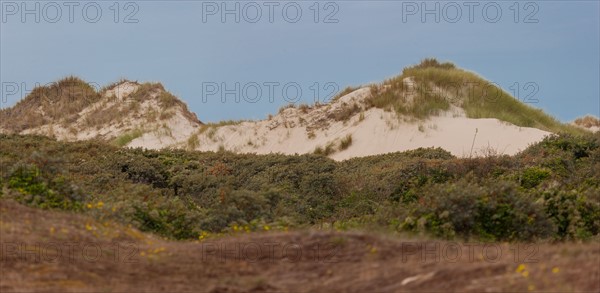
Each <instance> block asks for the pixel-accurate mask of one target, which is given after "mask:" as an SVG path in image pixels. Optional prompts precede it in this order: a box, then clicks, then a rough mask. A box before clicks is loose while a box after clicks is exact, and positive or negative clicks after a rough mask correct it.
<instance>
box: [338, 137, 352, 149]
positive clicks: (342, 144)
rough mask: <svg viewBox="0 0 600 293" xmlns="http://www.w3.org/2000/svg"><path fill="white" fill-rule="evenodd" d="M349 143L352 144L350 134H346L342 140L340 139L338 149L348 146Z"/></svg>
mask: <svg viewBox="0 0 600 293" xmlns="http://www.w3.org/2000/svg"><path fill="white" fill-rule="evenodd" d="M351 145H352V134H348V135H346V136H345V137H344V138H342V140H341V141H340V151H343V150H345V149H347V148H349V147H350V146H351Z"/></svg>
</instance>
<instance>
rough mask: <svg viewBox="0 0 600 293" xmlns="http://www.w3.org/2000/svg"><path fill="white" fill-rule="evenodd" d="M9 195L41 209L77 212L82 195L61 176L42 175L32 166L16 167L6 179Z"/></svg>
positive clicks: (80, 204)
mask: <svg viewBox="0 0 600 293" xmlns="http://www.w3.org/2000/svg"><path fill="white" fill-rule="evenodd" d="M8 188H9V190H11V191H13V192H12V193H10V194H9V197H12V198H13V199H15V200H16V201H18V202H21V203H24V204H27V205H31V206H35V207H39V208H43V209H63V210H79V209H81V207H82V201H83V197H84V196H83V194H82V193H81V192H80V191H79V189H78V188H77V187H76V186H74V185H72V184H71V183H70V182H69V181H68V180H67V179H66V178H65V177H64V176H63V175H59V174H56V175H52V176H48V174H46V175H44V174H42V171H41V170H40V169H39V168H37V167H36V166H34V165H17V166H16V167H15V168H14V169H13V170H12V172H11V174H10V176H9V179H8Z"/></svg>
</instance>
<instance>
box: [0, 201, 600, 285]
mask: <svg viewBox="0 0 600 293" xmlns="http://www.w3.org/2000/svg"><path fill="white" fill-rule="evenodd" d="M0 212H1V213H0V236H1V241H0V244H1V245H2V250H1V251H0V252H1V254H0V269H1V273H2V278H0V290H1V291H2V292H448V291H452V292H598V291H600V266H598V263H600V245H599V243H598V242H590V243H586V244H581V243H559V244H548V243H538V244H536V243H533V244H531V243H530V244H525V243H521V244H517V243H513V244H508V243H474V242H469V243H464V242H447V241H434V240H428V239H423V238H414V236H413V237H402V236H392V235H380V234H377V233H372V232H371V233H366V232H341V231H335V230H331V229H326V228H322V229H320V230H306V231H275V232H273V231H270V232H253V233H244V232H240V233H237V234H233V235H229V236H222V237H217V238H207V239H204V240H203V241H199V240H198V241H168V240H165V239H162V238H160V237H157V236H154V235H151V234H146V233H142V232H140V231H138V230H135V229H132V228H128V227H124V226H120V225H118V224H115V223H112V222H98V221H96V220H94V219H92V218H89V217H86V216H83V215H81V214H73V213H65V212H54V211H43V210H39V209H33V208H29V207H25V206H23V205H20V204H16V203H14V202H10V201H6V200H2V201H0Z"/></svg>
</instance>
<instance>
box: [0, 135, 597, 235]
mask: <svg viewBox="0 0 600 293" xmlns="http://www.w3.org/2000/svg"><path fill="white" fill-rule="evenodd" d="M599 142H600V136H599V135H596V136H592V135H589V136H586V137H581V136H572V135H558V136H551V137H548V138H546V139H545V140H543V141H542V142H540V143H537V144H535V145H533V146H531V147H529V148H528V149H526V150H525V151H523V152H522V153H520V154H518V155H516V156H489V157H483V158H469V159H466V158H465V159H459V158H456V157H454V156H453V155H452V154H450V153H449V152H447V151H445V150H443V149H439V148H437V149H434V148H429V149H416V150H411V151H407V152H399V153H390V154H384V155H377V156H368V157H362V158H354V159H350V160H346V161H342V162H335V161H333V160H331V159H329V158H327V157H325V156H321V155H312V154H311V155H294V156H289V155H278V154H270V155H250V154H234V153H230V152H217V153H215V152H188V151H184V150H161V151H155V150H143V149H121V148H118V147H115V146H112V145H109V144H105V143H100V142H93V141H83V142H58V141H55V140H52V139H49V138H45V137H36V136H18V135H0V144H1V145H0V146H1V148H0V165H1V166H2V167H3V172H2V174H1V176H0V183H2V184H3V188H2V196H3V197H4V198H12V199H15V200H18V201H20V202H23V203H26V204H30V205H33V206H38V207H42V208H57V209H66V210H79V211H82V212H84V213H89V214H90V215H92V216H94V217H101V218H106V219H114V220H116V221H120V222H123V223H126V224H132V225H134V226H135V227H138V228H139V229H142V230H144V231H150V232H154V233H157V234H160V235H163V236H166V237H172V238H177V239H189V238H196V237H198V236H199V235H201V233H204V232H205V231H208V232H215V233H219V232H226V231H231V229H232V228H231V227H232V226H236V225H239V226H244V227H254V228H256V229H258V228H259V227H260V226H261V225H267V226H269V225H270V226H273V227H275V226H277V227H309V226H313V225H316V226H319V227H321V226H324V225H325V224H326V225H325V226H328V227H335V228H337V229H354V228H362V229H383V230H386V231H389V230H391V231H405V232H416V233H428V234H431V235H435V236H437V237H444V238H455V237H459V238H467V239H485V240H509V241H519V240H523V241H525V240H532V239H538V238H543V239H558V240H562V239H589V238H593V237H597V236H598V233H599V229H600V228H599V227H600V207H599V202H600V198H599V196H600V195H599V194H600V192H599V191H600V175H599V174H600V147H599V145H600V144H599ZM251 229H252V228H251Z"/></svg>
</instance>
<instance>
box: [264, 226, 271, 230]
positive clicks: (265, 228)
mask: <svg viewBox="0 0 600 293" xmlns="http://www.w3.org/2000/svg"><path fill="white" fill-rule="evenodd" d="M263 229H264V230H265V231H269V230H271V227H269V226H268V225H264V226H263Z"/></svg>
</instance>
